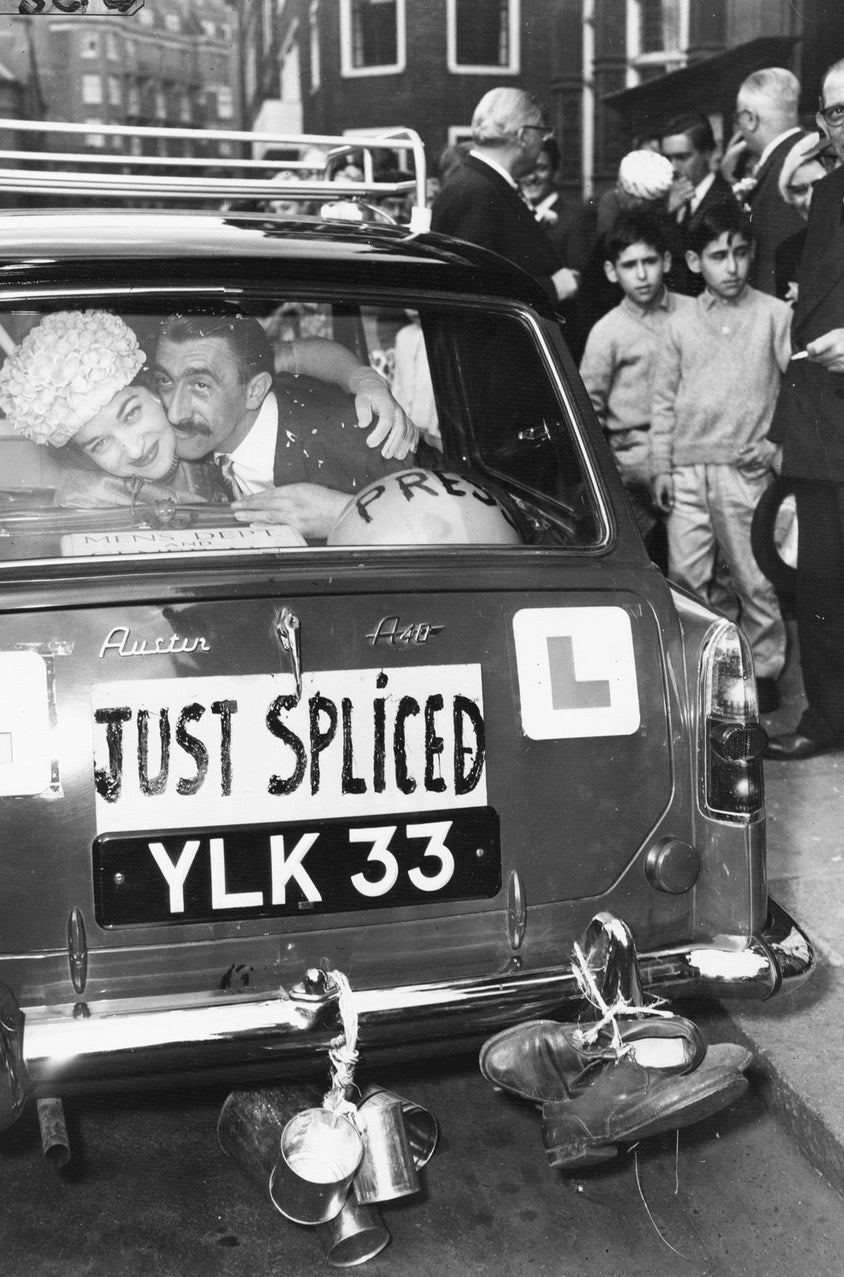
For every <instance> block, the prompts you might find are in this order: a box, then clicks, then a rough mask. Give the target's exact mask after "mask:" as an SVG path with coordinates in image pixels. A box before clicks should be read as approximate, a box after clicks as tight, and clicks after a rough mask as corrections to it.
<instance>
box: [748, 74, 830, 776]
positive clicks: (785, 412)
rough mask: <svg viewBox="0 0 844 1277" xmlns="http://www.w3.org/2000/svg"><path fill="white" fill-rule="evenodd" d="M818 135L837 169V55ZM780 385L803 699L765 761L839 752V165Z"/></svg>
mask: <svg viewBox="0 0 844 1277" xmlns="http://www.w3.org/2000/svg"><path fill="white" fill-rule="evenodd" d="M816 119H817V122H818V128H819V129H820V131H821V133H823V134H825V136H826V137H828V138H829V141H830V144H831V146H832V149H833V151H834V152H835V155H836V157H837V159H838V160H839V161H842V162H844V58H842V59H841V60H839V61H838V62H835V63H834V64H833V65H832V66H831V67H830V68H829V70H828V71H827V72H826V74H825V76H824V77H823V80H822V81H821V95H820V108H819V110H818V113H817V116H816ZM791 335H792V343H793V346H794V350H795V356H796V357H794V358H792V362H791V365H790V369H789V372H788V373H787V374H786V375H785V377H784V378H783V384H782V389H781V391H780V396H779V400H778V402H777V408H776V412H775V414H774V422H773V425H772V427H771V432H770V438H771V439H772V440H773V441H774V442H775V443H781V444H782V448H783V465H782V473H783V475H785V476H786V477H787V478H788V479H789V480H790V481H791V483H792V485H793V487H794V493H795V496H796V498H797V522H798V526H799V541H798V550H797V577H796V589H795V601H796V612H797V635H798V639H799V641H800V656H801V662H802V667H803V686H804V689H805V692H806V700H807V702H808V705H807V708H806V711H805V713H804V714H803V716H802V717H801V719H800V722H799V723H798V724H797V728H796V730H795V731H793V732H787V733H786V734H785V735H783V736H774V737H772V738H771V740H770V743H769V745H768V749H767V751H766V757H768V758H772V759H778V760H780V761H788V760H790V759H795V758H796V759H800V758H810V757H811V756H812V755H813V754H819V753H822V752H824V751H826V750H830V749H836V748H841V747H844V167H841V166H840V165H839V167H838V168H836V169H834V170H833V171H832V172H831V173H829V174H828V175H827V176H826V177H825V178H823V179H822V180H821V181H819V182H818V183H817V185H816V186H815V188H814V192H813V195H812V203H811V206H810V209H809V222H808V227H807V231H806V245H805V248H804V249H803V256H802V259H801V264H800V273H799V276H798V288H797V304H796V306H795V309H794V318H793V321H792V328H791Z"/></svg>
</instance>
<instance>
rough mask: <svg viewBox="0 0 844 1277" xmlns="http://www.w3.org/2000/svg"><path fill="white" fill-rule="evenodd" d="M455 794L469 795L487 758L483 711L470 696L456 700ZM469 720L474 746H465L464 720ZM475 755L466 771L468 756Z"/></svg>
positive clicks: (457, 697)
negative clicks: (473, 735)
mask: <svg viewBox="0 0 844 1277" xmlns="http://www.w3.org/2000/svg"><path fill="white" fill-rule="evenodd" d="M453 713H454V792H455V794H469V793H471V791H472V790H473V789H474V788H475V786H476V785H477V783H478V781H479V780H480V778H481V773H482V772H483V769H484V759H485V757H486V742H485V739H484V720H483V715H482V714H481V711H480V710H479V708H478V706H477V705H476V704H475V702H474V701H471V700H469V698H468V696H461V695H459V693H458V695H457V696H455V698H454V711H453ZM464 716H465V718H468V720H469V722H470V724H471V726H472V728H473V730H474V733H475V743H474V745H464V744H463V720H464ZM468 754H473V755H474V757H473V759H472V765H471V767H470V768H469V770H468V772H467V771H465V764H466V756H467V755H468Z"/></svg>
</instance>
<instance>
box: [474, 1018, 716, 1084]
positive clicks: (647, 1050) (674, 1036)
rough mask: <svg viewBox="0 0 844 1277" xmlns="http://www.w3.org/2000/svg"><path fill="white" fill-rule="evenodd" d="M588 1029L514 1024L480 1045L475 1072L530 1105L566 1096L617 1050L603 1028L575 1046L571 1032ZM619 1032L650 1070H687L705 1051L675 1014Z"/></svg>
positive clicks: (630, 1023)
mask: <svg viewBox="0 0 844 1277" xmlns="http://www.w3.org/2000/svg"><path fill="white" fill-rule="evenodd" d="M588 1029H589V1023H588V1021H587V1022H586V1023H584V1024H581V1025H578V1024H561V1023H559V1022H558V1021H557V1020H529V1021H527V1022H526V1023H525V1024H517V1025H515V1026H514V1027H513V1028H510V1029H505V1030H504V1031H503V1032H502V1033H496V1034H495V1036H494V1037H492V1038H490V1039H489V1040H488V1041H487V1042H485V1043H484V1045H483V1047H482V1048H481V1053H480V1059H479V1061H478V1063H479V1066H480V1070H481V1073H482V1074H483V1076H484V1077H485V1078H486V1079H487V1081H488V1082H491V1083H492V1085H493V1086H497V1087H500V1088H501V1090H503V1091H507V1092H509V1094H510V1095H517V1096H519V1098H520V1099H523V1100H529V1101H531V1102H532V1103H534V1104H542V1103H544V1102H545V1101H547V1100H566V1099H570V1098H571V1097H572V1096H575V1095H577V1094H578V1093H579V1091H580V1090H581V1089H582V1087H583V1086H584V1085H586V1084H588V1081H589V1079H591V1072H592V1070H593V1069H594V1068H595V1066H596V1065H598V1064H602V1063H604V1062H606V1061H608V1060H610V1061H612V1060H615V1058H616V1056H617V1054H618V1052H617V1051H616V1049H615V1048H614V1047H613V1045H612V1042H611V1037H610V1034H609V1032H608V1031H606V1030H603V1031H602V1032H601V1034H600V1035H599V1036H598V1039H597V1041H596V1042H595V1043H594V1045H590V1046H583V1045H581V1044H580V1039H579V1038H578V1036H577V1035H578V1033H579V1032H580V1031H581V1030H588ZM619 1033H620V1035H621V1041H622V1046H623V1047H624V1048H626V1049H627V1052H628V1053H629V1055H630V1056H631V1057H632V1058H634V1059H638V1060H639V1061H640V1062H642V1063H645V1064H647V1065H648V1066H650V1067H651V1068H652V1069H653V1071H655V1072H662V1073H666V1074H676V1073H687V1072H689V1071H691V1070H692V1069H695V1068H697V1067H698V1065H699V1064H700V1063H701V1061H702V1060H703V1058H704V1056H705V1055H706V1043H705V1042H704V1040H703V1037H702V1036H701V1032H700V1030H699V1029H698V1027H697V1025H696V1024H693V1023H692V1021H691V1020H687V1019H685V1018H684V1017H683V1016H680V1015H670V1016H660V1017H658V1018H657V1017H654V1016H643V1017H642V1018H641V1019H639V1018H637V1019H633V1020H622V1021H620V1022H619Z"/></svg>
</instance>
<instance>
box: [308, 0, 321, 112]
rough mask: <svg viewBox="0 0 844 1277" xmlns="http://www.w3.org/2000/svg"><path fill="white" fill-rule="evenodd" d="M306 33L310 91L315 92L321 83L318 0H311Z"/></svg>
mask: <svg viewBox="0 0 844 1277" xmlns="http://www.w3.org/2000/svg"><path fill="white" fill-rule="evenodd" d="M308 34H309V38H310V45H311V93H316V91H317V89H318V88H319V86H320V84H321V83H322V67H321V65H320V48H319V0H312V3H311V7H310V11H309V16H308Z"/></svg>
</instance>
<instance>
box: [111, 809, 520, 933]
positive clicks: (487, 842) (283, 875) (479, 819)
mask: <svg viewBox="0 0 844 1277" xmlns="http://www.w3.org/2000/svg"><path fill="white" fill-rule="evenodd" d="M93 867H94V894H95V900H96V918H97V922H98V923H99V925H100V926H102V927H125V926H137V925H142V924H145V925H159V924H162V923H197V922H214V921H218V920H220V921H226V920H245V919H249V918H275V917H282V918H283V917H300V916H302V915H303V914H310V913H314V914H317V913H342V912H347V911H353V910H360V909H378V908H396V907H398V906H407V905H410V906H413V905H426V904H439V903H440V902H442V901H450V900H472V899H489V898H490V897H492V896H495V895H497V894H498V892H499V890H500V888H501V851H500V837H499V823H498V814H497V812H495V811H494V810H493V808H491V807H474V808H468V809H466V808H459V809H453V810H448V811H440V812H433V813H432V812H430V811H422V812H418V813H415V814H407V813H404V812H403V813H402V814H401V816H400V817H398V816H397V817H395V819H394V820H393V821H391V822H390V823H387V822H384V821H383V820H381V821H378V823H375V822H373V821H370V820H331V821H324V822H320V823H319V824H314V823H310V824H308V823H302V824H284V825H259V826H249V827H246V826H243V827H239V828H231V829H222V830H219V829H217V830H209V829H196V830H179V831H178V833H174V832H172V831H169V832H167V833H162V834H145V835H143V836H139V835H137V834H133V835H130V836H121V835H119V834H103V835H100V837H98V838H96V839H95V841H94V844H93Z"/></svg>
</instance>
